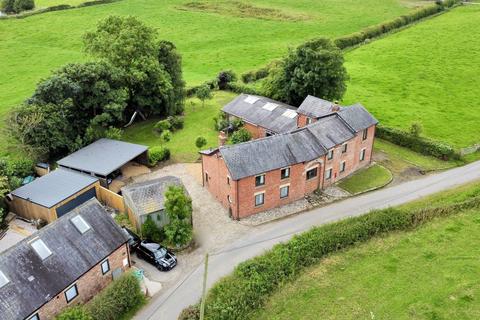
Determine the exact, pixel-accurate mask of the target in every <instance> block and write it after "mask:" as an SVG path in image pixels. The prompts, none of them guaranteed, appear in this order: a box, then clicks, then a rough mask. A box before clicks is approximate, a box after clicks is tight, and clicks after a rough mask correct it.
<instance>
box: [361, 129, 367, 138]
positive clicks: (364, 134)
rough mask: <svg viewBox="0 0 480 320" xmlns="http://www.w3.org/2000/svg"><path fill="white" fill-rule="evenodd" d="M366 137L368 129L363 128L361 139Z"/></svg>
mask: <svg viewBox="0 0 480 320" xmlns="http://www.w3.org/2000/svg"><path fill="white" fill-rule="evenodd" d="M367 137H368V129H365V130H363V137H362V138H363V140H367Z"/></svg>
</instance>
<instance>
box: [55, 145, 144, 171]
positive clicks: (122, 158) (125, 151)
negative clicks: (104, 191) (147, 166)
mask: <svg viewBox="0 0 480 320" xmlns="http://www.w3.org/2000/svg"><path fill="white" fill-rule="evenodd" d="M147 150H148V147H146V146H142V145H139V144H134V143H129V142H124V141H118V140H111V139H100V140H97V141H95V142H94V143H92V144H89V145H88V146H86V147H84V148H82V149H80V150H78V151H76V152H74V153H72V154H71V155H69V156H66V157H65V158H63V159H61V160H60V161H58V164H59V165H60V166H63V167H68V168H72V169H76V170H80V171H84V172H89V173H90V172H93V173H95V174H98V175H101V176H107V175H109V174H110V173H112V172H113V171H115V170H117V169H119V168H121V167H122V166H123V165H124V164H126V163H128V162H129V161H131V160H133V159H135V158H136V157H138V156H139V155H141V154H142V153H144V152H145V151H147Z"/></svg>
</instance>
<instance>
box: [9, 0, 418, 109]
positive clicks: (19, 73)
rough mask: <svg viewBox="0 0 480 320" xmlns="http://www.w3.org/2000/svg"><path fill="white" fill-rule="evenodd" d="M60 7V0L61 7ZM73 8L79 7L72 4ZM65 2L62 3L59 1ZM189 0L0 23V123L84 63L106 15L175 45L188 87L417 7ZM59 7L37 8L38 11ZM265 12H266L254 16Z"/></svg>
mask: <svg viewBox="0 0 480 320" xmlns="http://www.w3.org/2000/svg"><path fill="white" fill-rule="evenodd" d="M59 1H60V0H59ZM73 1H74V2H76V1H77V0H73ZM60 2H68V1H60ZM189 2H191V1H190V0H168V1H167V0H123V1H120V2H116V3H111V4H105V5H96V6H92V7H86V8H81V9H74V10H66V11H57V12H50V13H46V14H40V15H35V16H32V17H29V18H26V19H8V20H2V21H0V57H2V62H3V63H2V72H0V97H2V99H1V101H0V118H1V116H3V115H5V113H6V112H8V110H9V109H10V108H11V107H12V106H14V105H16V104H18V103H20V102H22V101H23V100H24V99H25V98H27V97H29V95H31V94H32V91H33V89H34V88H35V84H36V83H37V82H38V81H39V80H40V79H41V78H44V77H47V76H48V75H49V73H50V71H51V70H53V69H56V68H58V67H60V66H62V65H64V64H66V63H69V62H79V61H85V60H86V59H87V58H86V56H85V54H84V53H83V52H82V44H81V36H82V34H84V32H85V31H87V30H92V29H93V28H94V27H95V25H96V22H97V21H98V20H99V19H101V18H104V17H106V16H108V15H111V14H118V15H135V16H138V17H139V18H140V19H141V20H143V21H144V22H145V23H147V24H148V25H150V26H153V27H155V28H156V29H157V30H158V33H159V35H160V38H162V39H166V40H170V41H173V42H174V43H175V44H176V45H177V46H178V48H179V51H180V52H181V54H182V55H183V63H184V73H185V78H186V80H187V83H188V84H189V85H193V84H198V83H200V82H202V81H204V80H206V79H210V78H212V77H213V76H215V75H216V74H217V73H218V72H219V71H220V70H222V69H233V70H235V71H237V72H243V71H246V70H250V69H253V68H256V67H259V66H263V65H265V64H266V63H268V62H269V61H271V60H272V59H274V58H278V57H280V56H282V55H284V54H285V53H286V50H287V48H288V47H289V46H294V45H296V44H299V43H300V42H302V41H304V40H305V39H309V38H312V37H316V36H322V35H323V36H331V37H336V36H339V35H344V34H349V33H352V32H354V31H358V30H360V29H362V28H364V27H366V26H369V25H372V24H376V23H379V22H381V21H384V20H387V19H391V18H394V17H396V16H399V15H401V14H404V13H406V12H408V11H409V10H411V9H412V7H413V6H415V5H422V4H425V3H426V2H425V1H416V0H364V1H351V0H323V1H316V0H295V1H293V0H282V1H274V0H256V1H244V3H246V4H247V6H246V9H245V10H239V9H238V7H237V6H238V5H239V3H240V2H239V1H209V2H207V4H208V6H207V8H206V9H205V10H203V11H202V10H200V9H198V8H197V7H195V6H192V5H190V6H187V5H186V4H187V3H189ZM53 4H58V3H57V0H41V1H40V2H39V3H38V6H45V5H53ZM260 8H266V9H267V10H260Z"/></svg>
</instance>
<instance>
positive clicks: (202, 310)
mask: <svg viewBox="0 0 480 320" xmlns="http://www.w3.org/2000/svg"><path fill="white" fill-rule="evenodd" d="M207 274H208V252H207V253H206V254H205V269H204V270H203V288H202V302H201V304H200V320H204V319H205V300H206V299H207Z"/></svg>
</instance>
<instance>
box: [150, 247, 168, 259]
mask: <svg viewBox="0 0 480 320" xmlns="http://www.w3.org/2000/svg"><path fill="white" fill-rule="evenodd" d="M153 254H154V255H155V258H156V259H163V258H164V257H165V255H166V254H167V249H165V248H159V249H158V250H157V251H155V252H154V253H153Z"/></svg>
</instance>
